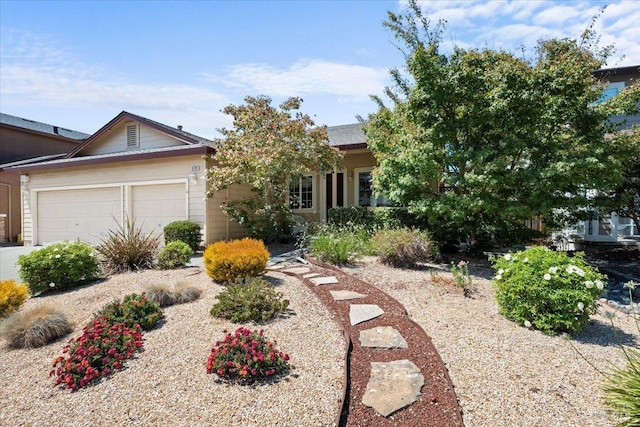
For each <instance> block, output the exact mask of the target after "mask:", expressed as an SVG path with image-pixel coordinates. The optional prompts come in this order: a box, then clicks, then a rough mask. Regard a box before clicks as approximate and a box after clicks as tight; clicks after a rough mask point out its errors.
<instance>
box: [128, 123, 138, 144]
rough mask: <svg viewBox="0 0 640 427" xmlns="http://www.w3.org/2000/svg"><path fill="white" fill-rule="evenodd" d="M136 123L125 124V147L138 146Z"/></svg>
mask: <svg viewBox="0 0 640 427" xmlns="http://www.w3.org/2000/svg"><path fill="white" fill-rule="evenodd" d="M139 146H140V144H139V141H138V125H127V148H137V147H139Z"/></svg>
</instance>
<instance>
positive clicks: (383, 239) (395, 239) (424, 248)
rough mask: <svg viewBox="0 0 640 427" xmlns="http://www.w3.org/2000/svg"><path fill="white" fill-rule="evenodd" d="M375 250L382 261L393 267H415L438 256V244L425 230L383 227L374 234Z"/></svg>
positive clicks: (373, 245)
mask: <svg viewBox="0 0 640 427" xmlns="http://www.w3.org/2000/svg"><path fill="white" fill-rule="evenodd" d="M372 247H373V250H374V251H375V252H376V253H377V255H378V259H379V260H380V262H382V263H383V264H386V265H391V266H393V267H413V266H415V265H416V264H417V263H418V262H423V261H430V260H434V259H436V258H437V257H438V255H439V254H438V246H437V245H436V244H434V243H433V242H432V241H431V238H430V237H429V235H428V234H427V233H426V232H424V231H418V230H409V229H407V228H397V229H383V230H380V231H378V232H377V233H376V234H374V235H373V238H372Z"/></svg>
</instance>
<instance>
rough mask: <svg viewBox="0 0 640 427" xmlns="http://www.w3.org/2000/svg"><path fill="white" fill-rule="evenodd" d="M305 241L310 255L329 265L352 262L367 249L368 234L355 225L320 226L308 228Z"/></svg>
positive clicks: (362, 228)
mask: <svg viewBox="0 0 640 427" xmlns="http://www.w3.org/2000/svg"><path fill="white" fill-rule="evenodd" d="M305 239H306V241H308V244H309V252H310V253H311V255H313V256H315V257H317V258H318V259H320V260H321V261H323V262H328V263H330V264H338V265H339V264H348V263H350V262H353V261H354V260H355V259H356V258H358V257H359V256H361V255H362V254H363V253H366V252H367V251H368V248H369V234H368V233H367V231H366V229H365V228H364V227H362V226H356V225H351V226H347V227H337V226H332V225H320V226H318V227H314V228H310V230H309V233H308V235H307V236H305Z"/></svg>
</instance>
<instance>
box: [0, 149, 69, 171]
mask: <svg viewBox="0 0 640 427" xmlns="http://www.w3.org/2000/svg"><path fill="white" fill-rule="evenodd" d="M64 155H65V153H62V154H49V155H46V156H39V157H31V158H29V159H23V160H16V161H15V162H9V163H4V164H1V165H0V170H2V169H6V168H10V167H13V166H23V165H28V164H31V163H38V162H44V161H47V160H54V159H61V158H62V157H64Z"/></svg>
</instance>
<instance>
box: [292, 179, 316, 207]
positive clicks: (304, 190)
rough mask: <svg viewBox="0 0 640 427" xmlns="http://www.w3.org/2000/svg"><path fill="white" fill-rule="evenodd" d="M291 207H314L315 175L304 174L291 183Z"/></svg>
mask: <svg viewBox="0 0 640 427" xmlns="http://www.w3.org/2000/svg"><path fill="white" fill-rule="evenodd" d="M289 207H290V208H291V209H313V175H304V176H302V177H300V178H298V179H296V180H294V181H292V182H291V184H289Z"/></svg>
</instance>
